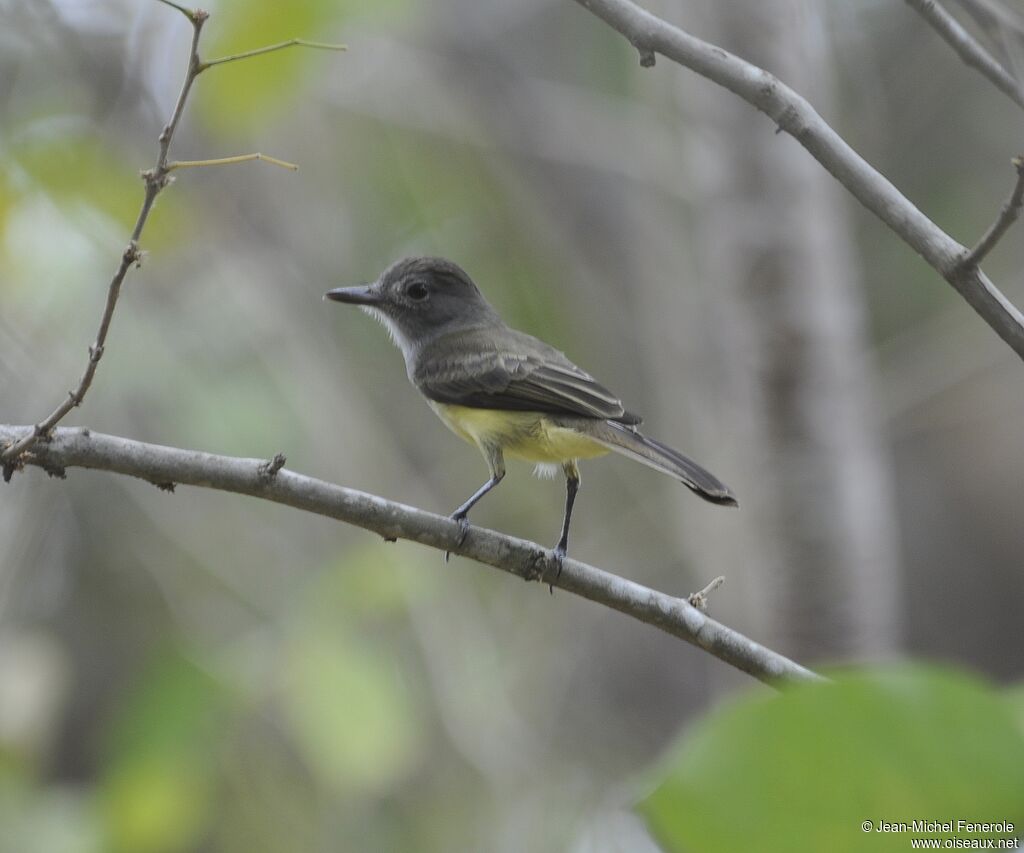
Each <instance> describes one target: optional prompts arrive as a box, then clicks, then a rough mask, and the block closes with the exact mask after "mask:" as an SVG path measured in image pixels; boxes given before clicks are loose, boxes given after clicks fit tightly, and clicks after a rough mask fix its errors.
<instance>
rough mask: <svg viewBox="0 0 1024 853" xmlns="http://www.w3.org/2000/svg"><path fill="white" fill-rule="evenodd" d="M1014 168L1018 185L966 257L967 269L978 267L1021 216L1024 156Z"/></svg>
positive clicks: (1016, 161) (1017, 159) (1023, 192)
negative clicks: (997, 216)
mask: <svg viewBox="0 0 1024 853" xmlns="http://www.w3.org/2000/svg"><path fill="white" fill-rule="evenodd" d="M1013 167H1014V168H1015V169H1016V170H1017V183H1016V184H1015V185H1014V187H1013V192H1011V193H1010V197H1009V198H1008V199H1007V200H1006V204H1004V205H1003V209H1002V210H1001V211H999V218H998V219H996V221H995V222H993V223H992V224H991V225H990V226H989V229H988V231H986V232H985V233H984V235H982V238H981V239H980V240H979V241H978V245H977V246H975V247H974V248H973V249H971V251H970V252H969V253H968V254H967V255H966V256H965V257H964V259H963V261H962V263H963V266H964V267H965V268H970V267H977V266H978V264H980V263H981V262H982V261H983V260H984V259H985V256H986V255H987V254H988V253H989V252H991V251H992V250H993V249H994V248H995V245H996V243H998V242H999V241H1000V240H1001V239H1002V237H1003V235H1004V234H1005V233H1006V230H1007V229H1008V228H1009V227H1010V226H1011V225H1013V223H1014V222H1016V221H1017V217H1019V216H1020V211H1021V206H1022V205H1024V154H1022V155H1020V156H1018V157H1014V158H1013Z"/></svg>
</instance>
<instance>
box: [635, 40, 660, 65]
mask: <svg viewBox="0 0 1024 853" xmlns="http://www.w3.org/2000/svg"><path fill="white" fill-rule="evenodd" d="M636 49H637V52H639V54H640V66H641V67H642V68H653V67H654V64H655V62H656V61H657V59H656V57H655V55H654V51H653V50H651V49H650V48H649V47H641V46H640V45H637V48H636Z"/></svg>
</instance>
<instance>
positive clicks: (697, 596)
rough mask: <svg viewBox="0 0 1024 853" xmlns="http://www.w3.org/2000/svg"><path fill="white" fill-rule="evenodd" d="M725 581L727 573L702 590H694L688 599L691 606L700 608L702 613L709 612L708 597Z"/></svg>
mask: <svg viewBox="0 0 1024 853" xmlns="http://www.w3.org/2000/svg"><path fill="white" fill-rule="evenodd" d="M723 583H725V575H719V576H718V577H717V578H715V579H714V580H713V581H711V583H709V584H708V585H707V586H706V587H704V589H702V590H701V591H700V592H694V593H691V594H690V595H688V596H687V598H686V601H687V602H688V603H689V605H690V607H693V608H695V609H697V610H699V611H700V612H701V613H707V612H708V599H709V598H710V597H711V593H713V592H714V591H715V590H716V589H718V588H719V587H720V586H721V585H722V584H723Z"/></svg>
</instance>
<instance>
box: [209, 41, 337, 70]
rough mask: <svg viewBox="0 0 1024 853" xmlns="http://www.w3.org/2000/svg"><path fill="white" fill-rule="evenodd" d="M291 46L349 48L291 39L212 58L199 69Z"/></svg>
mask: <svg viewBox="0 0 1024 853" xmlns="http://www.w3.org/2000/svg"><path fill="white" fill-rule="evenodd" d="M289 47H309V48H312V49H314V50H348V45H347V44H327V43H325V42H319V41H306V40H305V39H289V40H288V41H282V42H278V43H277V44H270V45H267V46H266V47H258V48H256V49H255V50H247V51H245V52H244V53H233V54H231V55H230V56H222V57H220V58H219V59H211V60H210V61H209V62H202V63H200V65H199V71H200V72H202V71H205V70H206V69H207V68H213V66H214V65H224V64H225V63H226V62H237V61H238V60H240V59H251V58H252V57H254V56H262V55H263V54H264V53H273V52H274V51H275V50H284V49H285V48H289Z"/></svg>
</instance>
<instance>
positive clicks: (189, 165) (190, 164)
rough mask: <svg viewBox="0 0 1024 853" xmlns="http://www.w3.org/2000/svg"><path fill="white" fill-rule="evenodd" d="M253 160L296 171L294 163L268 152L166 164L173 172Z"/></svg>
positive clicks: (176, 161)
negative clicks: (272, 155)
mask: <svg viewBox="0 0 1024 853" xmlns="http://www.w3.org/2000/svg"><path fill="white" fill-rule="evenodd" d="M253 160H261V161H263V162H265V163H272V164H273V165H275V166H280V167H281V168H282V169H289V170H291V171H292V172H296V171H298V168H299V167H298V165H297V164H295V163H289V162H288V161H287V160H278V159H277V158H276V157H271V156H270V155H269V154H259V153H256V154H236V155H235V156H234V157H214V158H213V159H210V160H175V161H174V162H173V163H168V164H167V171H168V172H173V171H174V170H175V169H195V168H199V167H202V166H230V165H233V164H234V163H251V162H252V161H253Z"/></svg>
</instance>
